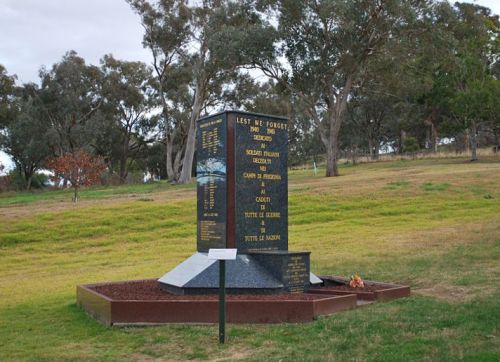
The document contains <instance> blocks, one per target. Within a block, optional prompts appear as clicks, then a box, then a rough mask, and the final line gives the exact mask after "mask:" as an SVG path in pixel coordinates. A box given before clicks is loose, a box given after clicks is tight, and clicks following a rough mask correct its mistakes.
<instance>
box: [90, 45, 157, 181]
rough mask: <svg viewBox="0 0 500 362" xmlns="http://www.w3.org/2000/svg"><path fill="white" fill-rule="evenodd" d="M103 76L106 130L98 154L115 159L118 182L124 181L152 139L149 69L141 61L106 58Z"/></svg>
mask: <svg viewBox="0 0 500 362" xmlns="http://www.w3.org/2000/svg"><path fill="white" fill-rule="evenodd" d="M101 62H102V73H103V85H102V94H103V98H104V100H103V105H102V112H103V113H104V115H103V118H104V120H105V121H107V122H102V120H99V121H101V122H102V123H105V124H106V126H107V127H108V129H107V131H106V132H104V134H103V136H104V137H103V138H101V139H99V140H98V141H97V142H96V144H97V145H99V146H100V147H99V151H100V153H101V154H105V155H107V156H108V157H110V158H111V159H112V160H118V169H119V177H120V182H121V183H123V182H124V181H125V179H126V178H127V175H128V172H129V168H130V165H131V164H132V163H133V162H134V161H135V160H137V158H139V157H140V156H141V153H142V152H144V151H145V149H146V148H147V145H148V144H149V143H151V142H152V141H153V140H154V136H155V134H154V130H155V126H156V117H155V116H154V115H151V111H152V110H153V109H154V107H155V106H156V105H157V100H156V97H155V94H154V89H153V85H152V83H153V79H152V74H151V69H150V68H149V67H147V66H146V65H145V64H144V63H141V62H127V61H120V60H117V59H115V58H114V57H113V56H112V55H105V56H104V58H103V59H102V60H101Z"/></svg>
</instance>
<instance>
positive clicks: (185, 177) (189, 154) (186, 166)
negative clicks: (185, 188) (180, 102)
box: [179, 83, 204, 184]
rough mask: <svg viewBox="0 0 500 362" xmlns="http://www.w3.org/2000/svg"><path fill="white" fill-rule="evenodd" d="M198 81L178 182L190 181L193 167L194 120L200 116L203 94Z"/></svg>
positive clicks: (194, 144)
mask: <svg viewBox="0 0 500 362" xmlns="http://www.w3.org/2000/svg"><path fill="white" fill-rule="evenodd" d="M202 93H204V90H202V89H201V86H200V85H199V83H198V84H197V85H196V93H195V95H194V102H193V110H192V111H191V119H190V121H189V130H188V134H187V142H186V150H185V153H184V160H183V161H182V170H181V175H180V176H179V183H182V184H185V183H189V182H191V170H192V168H193V159H194V151H195V146H196V120H197V119H198V118H199V117H200V114H201V109H202V107H203V100H204V99H203V94H202Z"/></svg>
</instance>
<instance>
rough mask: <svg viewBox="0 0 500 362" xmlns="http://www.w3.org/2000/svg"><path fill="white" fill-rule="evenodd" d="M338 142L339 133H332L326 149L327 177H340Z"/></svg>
mask: <svg viewBox="0 0 500 362" xmlns="http://www.w3.org/2000/svg"><path fill="white" fill-rule="evenodd" d="M337 140H338V133H337V134H335V132H334V133H330V138H329V142H328V148H327V149H326V177H332V176H339V169H338V166H337V161H338V160H337V156H338V147H337Z"/></svg>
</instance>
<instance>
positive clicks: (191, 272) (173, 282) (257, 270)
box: [158, 251, 321, 295]
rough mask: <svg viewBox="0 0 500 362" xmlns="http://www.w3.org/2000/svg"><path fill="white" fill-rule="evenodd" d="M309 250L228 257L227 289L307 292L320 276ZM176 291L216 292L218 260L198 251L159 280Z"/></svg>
mask: <svg viewBox="0 0 500 362" xmlns="http://www.w3.org/2000/svg"><path fill="white" fill-rule="evenodd" d="M309 254H310V253H309V252H290V251H266V252H252V253H248V254H239V255H237V257H236V260H228V261H226V290H227V292H228V293H231V294H277V293H287V292H304V291H307V289H308V288H309V287H310V285H311V284H312V285H319V284H320V283H321V279H319V278H318V277H317V276H315V275H314V274H312V273H310V272H309ZM158 282H159V285H160V287H161V288H162V289H163V290H165V291H167V292H169V293H173V294H177V295H184V294H213V293H217V292H218V288H219V268H218V265H217V260H211V259H208V254H207V253H199V252H198V253H195V254H193V255H192V256H191V257H189V258H188V259H186V260H185V261H184V262H182V263H181V264H179V265H178V266H177V267H175V268H174V269H172V270H171V271H169V272H168V273H166V274H165V275H164V276H162V277H161V278H160V279H159V280H158Z"/></svg>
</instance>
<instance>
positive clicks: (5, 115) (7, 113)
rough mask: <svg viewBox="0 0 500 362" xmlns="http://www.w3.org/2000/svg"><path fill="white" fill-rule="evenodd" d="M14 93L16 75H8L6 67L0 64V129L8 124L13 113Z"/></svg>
mask: <svg viewBox="0 0 500 362" xmlns="http://www.w3.org/2000/svg"><path fill="white" fill-rule="evenodd" d="M15 93H16V76H14V75H9V74H8V73H7V69H5V67H4V66H3V65H2V64H0V130H1V129H2V128H4V127H5V126H6V125H7V124H8V122H9V120H10V119H11V118H12V117H13V113H15V106H14V97H15Z"/></svg>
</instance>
